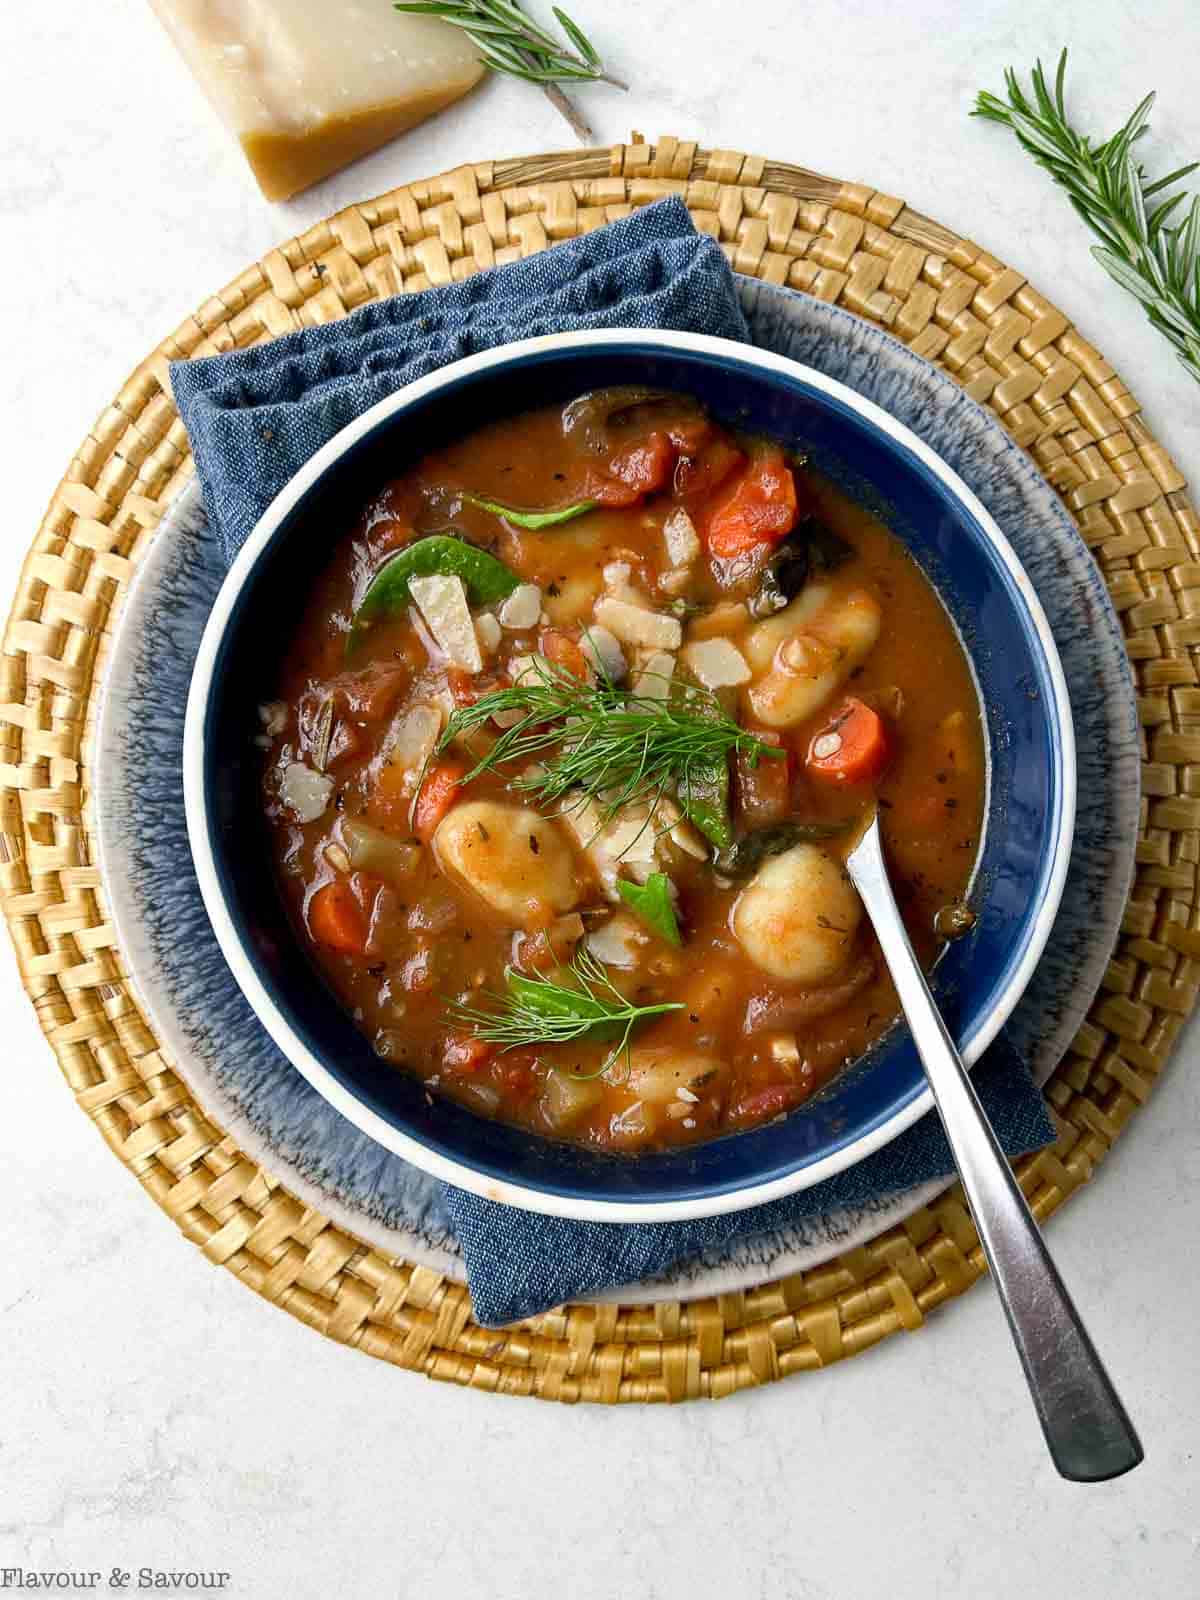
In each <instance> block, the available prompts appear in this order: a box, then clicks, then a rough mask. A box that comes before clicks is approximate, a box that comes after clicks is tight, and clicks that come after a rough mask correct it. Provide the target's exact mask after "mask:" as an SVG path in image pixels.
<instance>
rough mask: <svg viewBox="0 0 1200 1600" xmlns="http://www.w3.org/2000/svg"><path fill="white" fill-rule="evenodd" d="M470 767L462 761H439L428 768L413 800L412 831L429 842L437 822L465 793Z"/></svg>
mask: <svg viewBox="0 0 1200 1600" xmlns="http://www.w3.org/2000/svg"><path fill="white" fill-rule="evenodd" d="M466 775H467V769H466V768H465V767H464V766H463V764H462V762H461V761H439V762H438V763H437V764H436V765H435V766H432V767H430V768H429V770H428V771H427V772H426V774H425V780H424V782H423V783H422V784H421V788H420V791H419V792H418V794H417V798H416V800H415V801H414V802H413V832H414V833H415V834H416V836H417V838H418V839H420V840H422V841H423V842H424V843H425V844H428V843H429V841H430V839H432V838H433V836H434V834H435V833H436V832H437V825H438V823H439V822H440V821H441V820H442V818H443V817H444V816H445V815H446V813H447V811H449V809H450V807H451V806H452V805H453V804H454V802H455V801H456V800H457V799H458V797H459V795H460V794H461V793H462V786H463V779H464V778H465V777H466Z"/></svg>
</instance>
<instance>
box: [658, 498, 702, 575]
mask: <svg viewBox="0 0 1200 1600" xmlns="http://www.w3.org/2000/svg"><path fill="white" fill-rule="evenodd" d="M663 540H664V542H665V543H666V546H667V555H668V557H669V558H670V562H671V565H672V566H673V567H686V566H687V565H688V564H689V563H690V562H692V561H695V559H696V557H697V556H698V555H699V554H700V536H699V534H698V533H697V532H696V524H695V523H694V522H693V521H692V519H691V517H689V516H688V514H687V512H686V511H685V510H684V509H683V507H682V506H676V508H675V510H674V511H672V513H671V515H670V516H669V517H668V518H667V520H666V521H665V522H664V523H663Z"/></svg>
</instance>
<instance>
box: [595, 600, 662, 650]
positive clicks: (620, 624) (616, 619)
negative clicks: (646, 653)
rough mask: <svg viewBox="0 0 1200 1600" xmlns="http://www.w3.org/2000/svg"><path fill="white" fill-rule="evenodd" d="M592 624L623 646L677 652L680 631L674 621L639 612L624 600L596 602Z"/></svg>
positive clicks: (646, 612) (652, 612) (638, 607)
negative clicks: (600, 626) (609, 634)
mask: <svg viewBox="0 0 1200 1600" xmlns="http://www.w3.org/2000/svg"><path fill="white" fill-rule="evenodd" d="M596 621H597V622H598V623H600V624H601V625H602V626H603V627H605V628H608V629H609V631H610V632H611V633H614V634H615V635H616V636H617V638H618V639H620V640H621V642H622V643H623V644H634V645H645V646H646V647H647V648H648V649H657V650H678V649H679V646H680V643H681V641H682V639H683V628H682V626H681V625H680V623H679V621H678V619H677V618H675V617H664V616H660V615H659V614H658V613H657V612H655V611H643V610H642V608H641V607H640V606H634V605H630V604H629V602H628V601H627V600H614V599H612V598H611V597H608V596H606V597H605V598H603V599H601V600H597V602H596Z"/></svg>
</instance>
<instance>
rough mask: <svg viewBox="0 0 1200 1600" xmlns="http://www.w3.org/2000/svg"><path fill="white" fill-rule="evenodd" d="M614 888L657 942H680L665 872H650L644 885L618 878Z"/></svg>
mask: <svg viewBox="0 0 1200 1600" xmlns="http://www.w3.org/2000/svg"><path fill="white" fill-rule="evenodd" d="M617 888H618V890H619V891H620V894H621V898H622V900H624V902H625V904H626V905H627V906H629V908H630V909H631V910H632V911H634V912H635V913H636V914H637V915H638V916H639V917H641V919H642V921H643V922H644V923H645V924H646V926H647V927H648V928H652V929H653V930H654V932H655V933H656V934H658V936H659V938H660V939H665V940H666V941H667V943H668V944H673V945H677V946H678V945H681V944H682V943H683V936H682V935H681V934H680V932H679V921H678V919H677V917H676V915H675V907H674V905H673V904H672V901H671V880H670V878H668V877H667V875H666V873H665V872H652V873H651V874H650V876H649V877H648V878H647V879H646V881H645V883H632V882H631V881H630V880H629V879H628V878H618V880H617Z"/></svg>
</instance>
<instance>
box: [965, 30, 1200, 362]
mask: <svg viewBox="0 0 1200 1600" xmlns="http://www.w3.org/2000/svg"><path fill="white" fill-rule="evenodd" d="M1066 71H1067V52H1066V51H1065V50H1064V51H1063V53H1062V55H1061V56H1060V57H1059V59H1058V73H1057V75H1056V78H1055V83H1054V94H1053V96H1051V94H1050V90H1049V88H1048V87H1047V84H1046V75H1045V72H1044V70H1043V68H1042V63H1041V62H1040V61H1039V62H1038V63H1037V65H1036V67H1035V68H1034V69H1033V94H1034V100H1033V103H1031V102H1030V101H1029V100H1028V99H1026V97H1025V95H1024V93H1023V92H1022V90H1021V86H1020V84H1019V83H1018V82H1017V75H1016V73H1015V72H1013V71H1012V69H1011V68H1009V70H1008V71H1007V72H1006V73H1005V75H1004V76H1005V83H1006V85H1007V88H1008V101H1007V103H1005V101H1003V100H1001V99H1000V98H999V97H998V96H997V95H994V94H988V93H987V92H986V91H984V92H982V93H981V94H980V95H979V98H978V100H977V101H976V102H975V107H974V110H973V111H972V116H976V117H983V118H985V119H986V120H988V121H990V122H1001V123H1003V124H1004V125H1005V127H1007V128H1011V129H1012V131H1013V133H1015V134H1016V136H1017V139H1018V140H1019V142H1020V143H1021V145H1022V146H1023V147H1024V149H1026V150H1027V151H1028V152H1029V154H1030V155H1031V156H1032V157H1033V159H1034V160H1035V161H1036V162H1037V163H1038V165H1039V166H1042V167H1045V169H1046V171H1047V172H1049V173H1050V175H1051V177H1052V178H1053V179H1054V181H1055V182H1056V183H1058V184H1061V185H1062V187H1063V188H1064V189H1065V190H1066V191H1067V194H1068V196H1069V198H1070V201H1071V204H1072V205H1073V206H1074V207H1075V210H1076V211H1077V212H1078V213H1079V215H1080V216H1081V217H1082V218H1083V220H1084V222H1086V223H1087V225H1088V227H1089V228H1090V229H1091V230H1092V232H1093V233H1095V234H1097V235H1098V236H1099V238H1100V239H1101V241H1102V243H1100V244H1098V245H1093V247H1092V254H1093V256H1095V258H1096V260H1097V261H1098V262H1099V263H1100V265H1101V266H1102V267H1103V268H1104V270H1105V271H1106V272H1107V273H1108V275H1109V276H1110V277H1111V278H1113V279H1115V281H1116V282H1117V283H1119V284H1120V286H1121V287H1122V289H1126V290H1128V292H1129V293H1130V294H1132V295H1133V296H1134V297H1135V298H1136V299H1138V300H1140V301H1141V303H1142V305H1143V307H1144V308H1145V311H1146V315H1147V316H1148V317H1149V318H1150V321H1151V322H1152V323H1153V324H1154V326H1155V327H1156V328H1157V329H1158V330H1159V332H1160V333H1164V334H1165V335H1166V336H1167V338H1168V339H1169V340H1170V341H1171V343H1172V344H1173V345H1174V346H1175V349H1176V352H1177V353H1178V356H1179V359H1180V361H1182V362H1183V364H1184V366H1185V367H1186V368H1187V370H1188V371H1189V372H1190V373H1191V375H1192V377H1193V378H1196V379H1198V380H1200V195H1196V196H1193V198H1192V202H1191V204H1190V206H1188V208H1187V211H1186V213H1185V215H1184V216H1183V219H1182V220H1181V221H1177V222H1176V223H1175V224H1174V226H1172V227H1168V226H1167V219H1168V218H1169V217H1170V216H1171V214H1172V213H1173V212H1174V211H1175V208H1176V207H1177V206H1178V205H1180V204H1181V203H1182V202H1183V201H1184V200H1185V199H1186V198H1187V197H1186V194H1185V192H1184V191H1183V190H1182V189H1180V190H1177V191H1176V193H1175V194H1173V195H1171V196H1169V197H1168V198H1167V199H1165V200H1160V201H1158V203H1157V204H1155V205H1154V206H1153V207H1151V205H1150V203H1149V202H1151V201H1153V200H1154V198H1155V196H1156V195H1160V194H1161V193H1162V191H1163V190H1164V189H1169V188H1170V187H1171V185H1172V184H1175V183H1178V182H1179V181H1180V179H1182V178H1186V177H1187V176H1188V175H1189V174H1190V173H1192V172H1195V170H1196V168H1197V166H1200V162H1195V161H1192V162H1189V164H1188V165H1187V166H1184V167H1177V168H1176V169H1175V171H1174V172H1170V173H1168V174H1167V176H1166V177H1165V178H1158V179H1157V180H1156V181H1155V182H1153V183H1148V182H1147V181H1146V173H1145V169H1144V168H1143V167H1142V166H1141V164H1140V163H1139V162H1137V161H1135V160H1134V157H1133V146H1134V144H1135V143H1136V142H1137V140H1138V139H1140V138H1141V137H1142V135H1143V134H1144V133H1146V132H1147V130H1148V120H1149V116H1150V108H1151V106H1152V105H1153V104H1154V95H1153V94H1148V95H1147V96H1146V98H1145V99H1144V100H1143V101H1142V103H1141V105H1139V106H1138V108H1137V110H1136V111H1135V112H1134V113H1133V115H1132V116H1131V117H1130V119H1129V121H1128V122H1127V123H1126V124H1125V126H1124V127H1123V128H1120V129H1119V130H1118V131H1117V132H1116V133H1114V134H1113V136H1112V138H1111V139H1106V140H1105V141H1104V143H1103V144H1099V145H1095V146H1093V145H1092V143H1091V140H1090V139H1088V138H1087V137H1086V135H1084V134H1081V133H1077V132H1076V131H1075V129H1074V128H1073V127H1072V126H1071V124H1070V123H1069V122H1068V121H1067V111H1066V104H1065V100H1064V96H1063V82H1064V79H1065V77H1066Z"/></svg>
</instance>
